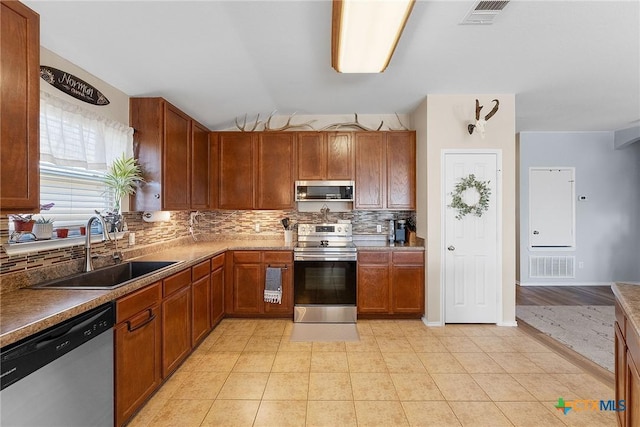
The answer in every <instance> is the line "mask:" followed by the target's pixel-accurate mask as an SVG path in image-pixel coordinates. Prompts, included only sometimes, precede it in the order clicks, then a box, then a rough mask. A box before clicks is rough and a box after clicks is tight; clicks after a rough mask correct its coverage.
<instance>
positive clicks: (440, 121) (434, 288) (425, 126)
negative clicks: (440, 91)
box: [412, 94, 516, 325]
mask: <svg viewBox="0 0 640 427" xmlns="http://www.w3.org/2000/svg"><path fill="white" fill-rule="evenodd" d="M476 98H477V99H479V100H480V104H481V105H484V109H483V110H482V113H481V115H482V116H484V115H486V114H487V113H488V112H489V111H490V110H491V107H492V105H493V104H492V103H491V100H492V99H494V98H497V99H499V100H500V110H499V111H498V113H496V115H495V116H493V117H492V118H491V120H490V121H489V122H487V125H486V135H485V139H481V138H480V136H479V135H477V134H474V135H469V133H468V132H467V125H468V124H469V123H473V121H474V119H475V100H476ZM412 120H413V123H415V125H416V138H417V144H418V160H417V161H418V171H419V172H418V184H417V191H418V194H421V193H423V194H425V193H426V197H422V196H419V197H418V201H417V203H418V206H417V211H418V214H417V218H416V219H417V223H418V235H419V236H420V237H423V238H425V239H426V242H427V243H426V244H427V253H426V258H427V260H426V268H427V271H426V292H425V295H426V311H427V312H426V315H425V316H426V321H427V322H428V323H430V324H439V323H442V322H443V319H444V316H443V314H444V313H442V312H441V307H440V299H441V276H442V275H443V272H442V271H441V270H442V269H441V263H442V259H441V249H442V247H443V245H444V244H445V242H443V241H442V237H443V236H442V232H441V220H442V218H441V217H442V215H441V209H442V200H443V195H442V194H441V193H442V191H441V186H442V179H441V177H442V150H445V149H464V148H469V149H499V150H502V313H501V314H498V324H505V325H512V324H515V264H516V257H515V253H516V144H515V96H514V95H513V94H497V95H496V94H493V95H487V94H483V95H472V94H469V95H428V96H427V97H426V99H425V101H423V102H422V103H421V104H420V105H419V106H418V108H417V109H416V110H415V111H414V112H413V115H412ZM425 224H426V226H425Z"/></svg>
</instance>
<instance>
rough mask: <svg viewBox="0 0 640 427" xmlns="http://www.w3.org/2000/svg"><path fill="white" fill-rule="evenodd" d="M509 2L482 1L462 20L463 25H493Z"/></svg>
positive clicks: (475, 4) (474, 5)
mask: <svg viewBox="0 0 640 427" xmlns="http://www.w3.org/2000/svg"><path fill="white" fill-rule="evenodd" d="M507 4H509V1H508V0H503V1H488V0H480V1H477V2H476V3H474V4H473V6H472V7H471V10H470V11H469V12H468V13H467V15H466V16H465V17H464V19H463V20H462V22H461V24H463V25H491V24H493V20H494V19H495V18H496V16H498V14H499V13H500V12H501V11H502V9H504V8H505V7H506V6H507Z"/></svg>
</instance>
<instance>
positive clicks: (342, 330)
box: [290, 323, 360, 342]
mask: <svg viewBox="0 0 640 427" xmlns="http://www.w3.org/2000/svg"><path fill="white" fill-rule="evenodd" d="M290 341H319V342H329V341H360V335H358V328H357V327H356V324H355V323H294V324H293V331H292V332H291V338H290Z"/></svg>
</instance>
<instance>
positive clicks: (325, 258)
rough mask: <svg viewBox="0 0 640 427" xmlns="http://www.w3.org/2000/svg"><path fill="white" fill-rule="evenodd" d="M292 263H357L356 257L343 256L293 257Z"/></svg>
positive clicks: (307, 255) (308, 255)
mask: <svg viewBox="0 0 640 427" xmlns="http://www.w3.org/2000/svg"><path fill="white" fill-rule="evenodd" d="M293 260H294V261H357V255H354V256H352V257H351V256H344V255H336V256H331V255H326V254H324V255H320V254H319V255H310V254H306V255H295V256H294V257H293Z"/></svg>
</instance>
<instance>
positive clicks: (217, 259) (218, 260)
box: [211, 254, 224, 271]
mask: <svg viewBox="0 0 640 427" xmlns="http://www.w3.org/2000/svg"><path fill="white" fill-rule="evenodd" d="M222 267H224V254H220V255H216V256H214V257H213V258H211V271H215V270H217V269H219V268H222Z"/></svg>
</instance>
